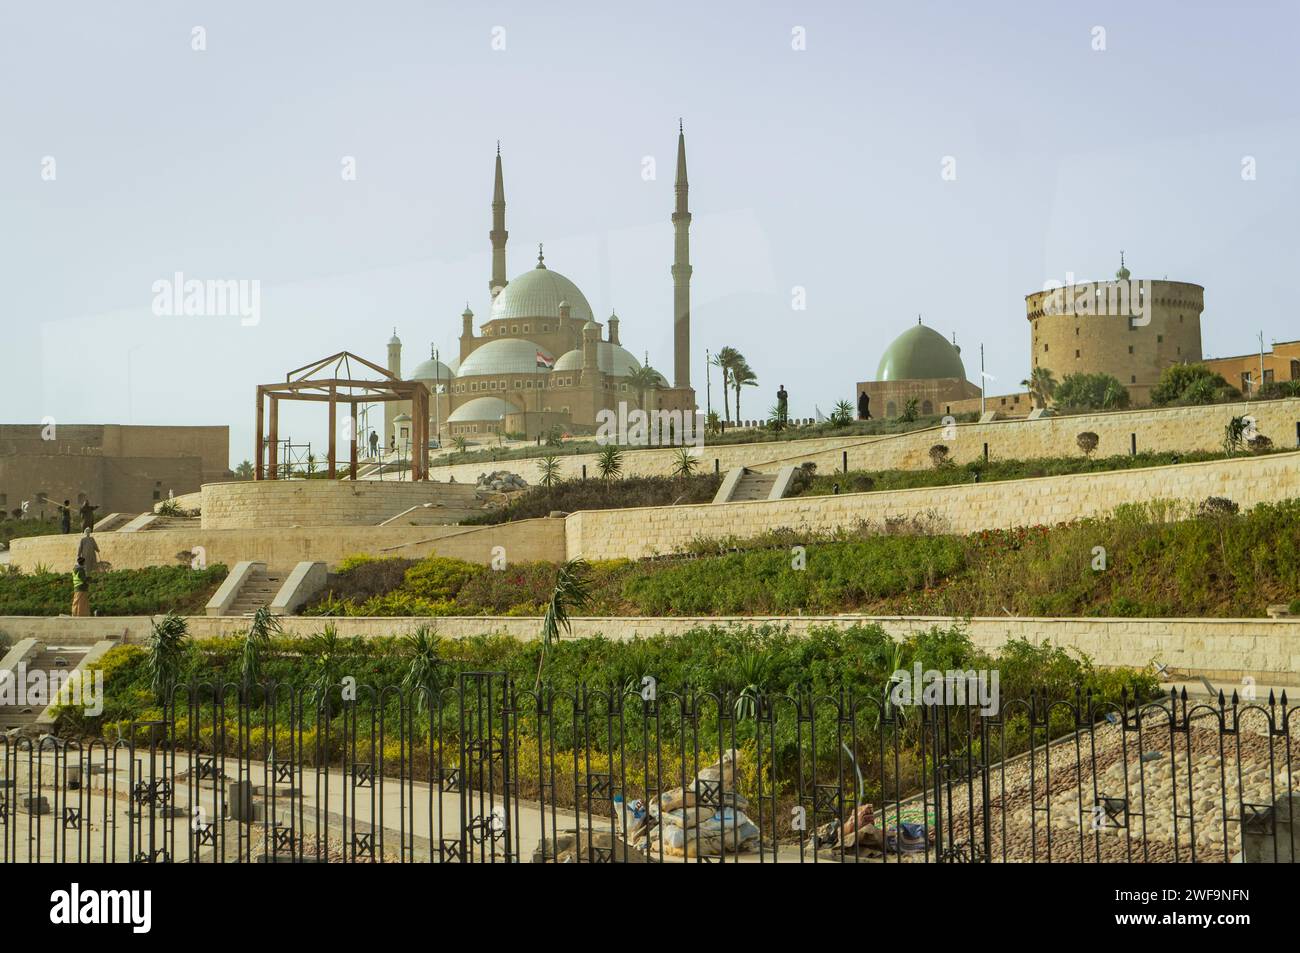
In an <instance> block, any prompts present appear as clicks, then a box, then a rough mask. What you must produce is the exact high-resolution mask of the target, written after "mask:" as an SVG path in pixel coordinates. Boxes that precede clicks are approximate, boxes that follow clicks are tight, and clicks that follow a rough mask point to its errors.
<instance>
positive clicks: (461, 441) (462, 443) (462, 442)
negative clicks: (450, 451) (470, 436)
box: [452, 434, 469, 456]
mask: <svg viewBox="0 0 1300 953" xmlns="http://www.w3.org/2000/svg"><path fill="white" fill-rule="evenodd" d="M452 446H454V447H455V448H456V452H457V453H459V454H460V455H461V456H464V455H465V451H466V450H467V449H469V441H468V440H466V439H465V435H464V434H459V435H457V436H456V438H455V439H453V440H452Z"/></svg>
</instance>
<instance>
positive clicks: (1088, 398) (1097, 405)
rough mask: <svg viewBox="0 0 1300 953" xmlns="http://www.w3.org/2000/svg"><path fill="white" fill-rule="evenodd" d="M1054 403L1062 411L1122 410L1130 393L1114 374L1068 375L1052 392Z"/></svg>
mask: <svg viewBox="0 0 1300 953" xmlns="http://www.w3.org/2000/svg"><path fill="white" fill-rule="evenodd" d="M1052 402H1053V404H1055V406H1056V407H1058V408H1060V409H1061V410H1122V409H1123V408H1125V407H1127V406H1128V405H1129V392H1128V389H1127V388H1126V387H1125V386H1124V385H1123V384H1121V383H1120V380H1119V378H1118V377H1115V376H1114V375H1112V374H1066V375H1065V377H1063V378H1062V379H1061V382H1060V383H1059V384H1057V385H1056V387H1055V389H1054V390H1053V391H1052Z"/></svg>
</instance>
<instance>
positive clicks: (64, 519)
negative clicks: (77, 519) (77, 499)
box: [59, 500, 72, 536]
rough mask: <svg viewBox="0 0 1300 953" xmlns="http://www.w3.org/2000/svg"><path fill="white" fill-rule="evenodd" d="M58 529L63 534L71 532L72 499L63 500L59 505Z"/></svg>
mask: <svg viewBox="0 0 1300 953" xmlns="http://www.w3.org/2000/svg"><path fill="white" fill-rule="evenodd" d="M59 530H60V532H62V533H63V535H64V536H67V535H68V534H69V533H71V532H72V501H71V500H64V501H63V505H62V506H60V507H59Z"/></svg>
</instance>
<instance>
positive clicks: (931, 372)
mask: <svg viewBox="0 0 1300 953" xmlns="http://www.w3.org/2000/svg"><path fill="white" fill-rule="evenodd" d="M939 377H958V378H961V379H962V380H965V379H966V367H965V365H963V364H962V362H961V354H960V353H959V352H958V350H957V347H956V345H954V344H952V343H950V342H949V341H947V340H946V339H945V338H944V336H943V335H942V334H940V333H939V332H938V331H936V330H934V329H933V328H927V327H926V326H925V325H924V324H917V325H915V326H913V327H910V328H908V329H907V330H906V331H904V332H903V333H902V334H900V335H899V336H898V337H896V338H894V343H893V344H891V345H889V347H887V348H885V353H884V356H883V357H881V359H880V365H879V366H878V367H877V368H876V380H878V381H914V380H931V379H934V378H939Z"/></svg>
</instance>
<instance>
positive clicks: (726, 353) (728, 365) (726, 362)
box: [709, 347, 745, 423]
mask: <svg viewBox="0 0 1300 953" xmlns="http://www.w3.org/2000/svg"><path fill="white" fill-rule="evenodd" d="M744 360H745V359H744V358H743V357H741V354H740V352H739V351H737V350H736V349H735V348H734V347H723V348H719V349H718V353H717V354H714V355H713V357H712V359H710V361H709V363H710V364H712V365H713V366H714V367H716V368H718V369H719V370H721V371H722V413H723V419H724V420H725V421H726V422H727V423H731V403H730V395H729V393H728V388H730V387H731V371H732V368H734V367H735V366H736V365H737V364H738V363H743V362H744ZM736 416H737V417H739V416H740V412H739V411H737V412H736Z"/></svg>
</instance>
